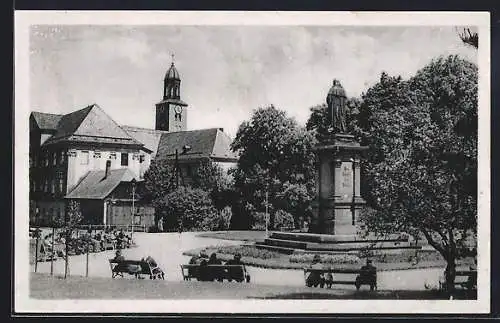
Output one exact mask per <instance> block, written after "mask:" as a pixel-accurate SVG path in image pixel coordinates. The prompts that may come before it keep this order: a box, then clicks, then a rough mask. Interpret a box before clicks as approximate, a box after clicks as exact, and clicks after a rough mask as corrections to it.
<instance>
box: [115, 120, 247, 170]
mask: <svg viewBox="0 0 500 323" xmlns="http://www.w3.org/2000/svg"><path fill="white" fill-rule="evenodd" d="M122 128H123V129H125V130H126V131H127V132H128V133H129V134H130V135H131V136H132V137H134V138H135V139H136V140H138V141H140V142H142V143H143V144H144V146H145V147H146V148H148V149H150V150H152V151H153V153H152V157H153V158H159V159H174V158H175V151H176V150H177V151H178V153H179V160H182V159H184V160H186V159H198V158H211V159H213V160H215V161H237V160H238V156H237V154H235V153H234V152H233V151H232V150H231V147H230V145H231V138H230V137H229V136H228V135H227V134H226V133H224V132H223V131H222V129H219V128H210V129H201V130H190V131H179V132H167V131H161V130H152V129H145V128H137V127H131V126H122ZM184 146H189V147H190V150H189V151H187V152H186V153H183V147H184Z"/></svg>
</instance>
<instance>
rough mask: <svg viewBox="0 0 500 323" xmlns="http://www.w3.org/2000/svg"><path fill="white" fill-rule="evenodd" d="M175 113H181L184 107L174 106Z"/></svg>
mask: <svg viewBox="0 0 500 323" xmlns="http://www.w3.org/2000/svg"><path fill="white" fill-rule="evenodd" d="M174 111H175V113H181V112H182V107H181V106H180V105H174Z"/></svg>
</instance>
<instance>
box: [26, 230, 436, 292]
mask: <svg viewBox="0 0 500 323" xmlns="http://www.w3.org/2000/svg"><path fill="white" fill-rule="evenodd" d="M197 234H198V233H196V232H184V233H182V234H179V233H139V232H137V233H135V234H134V240H135V241H136V242H137V244H138V247H137V248H133V249H126V250H124V251H123V254H124V256H125V258H129V259H140V258H142V257H145V256H147V255H151V256H152V257H153V258H155V259H156V260H157V262H158V263H159V264H160V266H161V267H162V268H163V269H164V270H165V272H166V274H167V280H168V281H180V280H182V276H181V272H180V266H179V265H180V264H184V263H187V262H188V261H189V258H190V257H187V256H183V255H182V252H184V251H187V250H190V249H195V248H202V247H205V246H210V245H237V244H241V243H242V242H241V241H229V240H219V239H212V238H201V237H197V236H196V235H197ZM113 256H114V251H111V250H110V251H106V252H101V253H94V254H89V276H91V277H110V276H111V272H110V268H109V262H108V259H110V258H112V257H113ZM85 257H86V256H85V255H79V256H72V257H70V274H71V275H76V276H84V275H85ZM32 268H33V267H32ZM32 271H33V270H32ZM248 271H249V273H250V275H251V276H252V283H253V284H259V285H280V286H296V287H301V286H303V284H304V276H303V272H302V271H300V270H287V269H263V268H255V267H250V268H249V269H248ZM38 272H41V273H49V272H50V262H44V263H39V264H38ZM441 272H442V269H439V268H432V269H414V270H397V271H384V272H380V273H379V274H378V287H379V289H384V290H423V289H425V287H424V283H428V284H430V285H436V284H437V281H438V278H439V275H440V274H441ZM54 273H55V274H59V275H60V274H63V273H64V261H62V260H58V261H55V262H54ZM341 288H343V289H351V288H352V289H354V286H341Z"/></svg>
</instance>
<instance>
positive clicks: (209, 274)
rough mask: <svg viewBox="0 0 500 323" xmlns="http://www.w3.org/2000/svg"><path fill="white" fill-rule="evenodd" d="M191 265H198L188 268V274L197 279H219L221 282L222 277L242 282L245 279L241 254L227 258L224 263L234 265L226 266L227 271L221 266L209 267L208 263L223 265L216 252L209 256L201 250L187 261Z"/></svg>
mask: <svg viewBox="0 0 500 323" xmlns="http://www.w3.org/2000/svg"><path fill="white" fill-rule="evenodd" d="M189 264H191V265H199V266H198V267H197V268H190V269H189V274H190V276H194V277H197V278H198V280H199V281H214V280H216V281H219V282H222V281H223V280H224V278H226V279H228V280H229V281H232V280H235V281H237V282H242V281H243V280H245V279H246V277H245V273H244V272H243V269H242V267H238V266H241V265H243V262H241V255H240V254H239V253H237V254H235V255H234V258H233V259H231V260H228V261H227V262H226V263H225V264H224V265H234V266H235V267H227V272H226V271H225V269H224V268H223V267H209V265H223V262H222V261H221V260H220V259H219V258H217V254H216V253H212V254H211V255H210V257H208V256H207V254H206V253H205V252H204V251H201V252H200V254H199V255H198V256H193V257H192V258H191V260H190V261H189Z"/></svg>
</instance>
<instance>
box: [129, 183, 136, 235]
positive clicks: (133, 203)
mask: <svg viewBox="0 0 500 323" xmlns="http://www.w3.org/2000/svg"><path fill="white" fill-rule="evenodd" d="M130 182H131V183H132V233H131V235H130V238H131V239H133V238H134V219H135V183H136V180H135V177H134V178H132V180H131V181H130Z"/></svg>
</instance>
